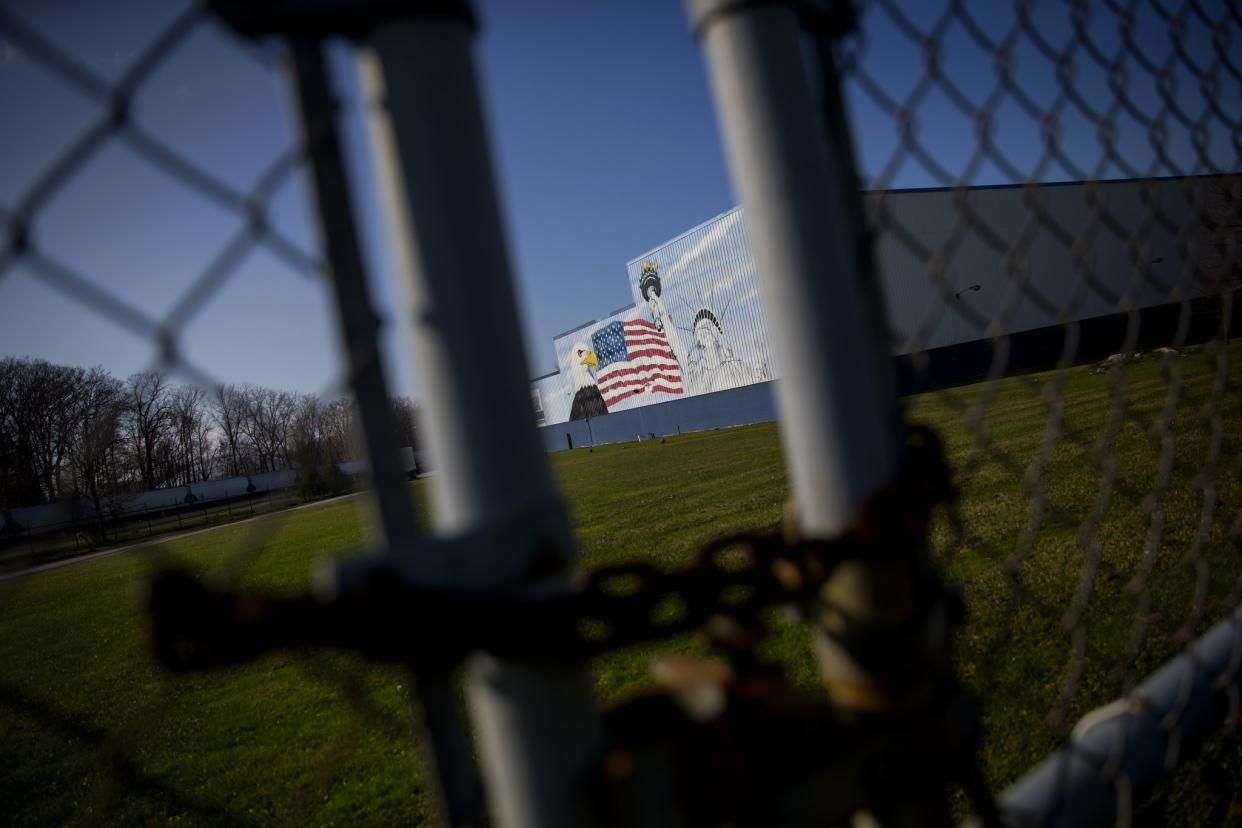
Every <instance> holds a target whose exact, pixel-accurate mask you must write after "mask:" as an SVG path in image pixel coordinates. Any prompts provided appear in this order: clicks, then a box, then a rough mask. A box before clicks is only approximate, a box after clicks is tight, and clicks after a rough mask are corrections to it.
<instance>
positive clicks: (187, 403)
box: [168, 385, 207, 485]
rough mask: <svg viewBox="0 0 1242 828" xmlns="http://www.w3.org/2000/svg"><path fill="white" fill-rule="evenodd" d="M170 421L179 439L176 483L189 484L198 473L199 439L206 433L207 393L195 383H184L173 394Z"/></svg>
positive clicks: (175, 456) (174, 480)
mask: <svg viewBox="0 0 1242 828" xmlns="http://www.w3.org/2000/svg"><path fill="white" fill-rule="evenodd" d="M168 408H169V420H170V423H171V425H172V434H173V437H174V439H175V451H174V464H173V465H174V468H175V472H174V479H173V480H171V481H169V482H171V483H173V484H175V485H189V484H190V483H193V482H195V481H196V480H199V479H201V478H200V477H199V475H198V471H199V464H198V462H197V460H198V457H199V455H200V447H199V441H200V440H201V439H202V438H203V436H204V434H205V433H206V428H205V423H206V421H207V393H206V392H205V391H203V389H201V388H199V387H198V386H195V385H182V386H180V387H179V388H177V389H176V390H175V391H173V392H172V393H171V394H170V395H169V400H168Z"/></svg>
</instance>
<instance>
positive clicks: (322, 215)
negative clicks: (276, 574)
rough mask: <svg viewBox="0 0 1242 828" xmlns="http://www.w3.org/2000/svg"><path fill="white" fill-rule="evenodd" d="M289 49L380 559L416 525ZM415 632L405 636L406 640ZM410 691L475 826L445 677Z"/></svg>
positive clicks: (323, 120) (349, 219)
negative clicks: (366, 469) (369, 484)
mask: <svg viewBox="0 0 1242 828" xmlns="http://www.w3.org/2000/svg"><path fill="white" fill-rule="evenodd" d="M289 45H290V53H291V56H292V70H293V71H292V73H291V75H292V80H293V85H294V87H295V89H294V92H295V96H294V97H295V99H296V102H297V106H298V110H299V115H300V119H301V123H302V127H303V130H304V140H305V144H306V146H307V152H308V157H309V160H310V172H311V176H310V178H311V181H312V182H313V188H314V194H315V201H316V204H317V207H318V211H317V213H318V216H319V219H320V225H319V230H320V237H321V241H322V245H323V248H324V249H325V250H326V252H327V255H328V258H329V260H330V262H331V265H332V287H333V292H334V297H335V299H336V302H335V307H336V315H337V324H338V330H339V333H340V339H341V342H342V351H343V353H345V354H346V358H347V362H348V370H349V383H350V388H351V390H352V391H353V394H354V398H355V400H356V402H357V405H358V412H359V431H360V434H359V436H360V437H361V439H362V444H363V446H364V448H365V451H366V456H367V462H368V464H369V468H370V474H371V478H372V482H373V484H374V488H373V492H374V504H373V506H374V511H375V518H376V525H377V526H378V527H379V528H380V530H381V532H382V537H383V539H384V543H385V544H386V547H387V550H388V551H389V552H392V553H395V554H401V553H406V554H409V553H410V552H411V551H412V547H413V546H414V543H415V541H416V539H417V527H416V518H415V514H414V508H413V504H412V502H411V499H410V491H409V488H408V487H407V486H406V480H405V474H404V472H403V470H402V468H401V464H400V461H399V458H398V453H397V441H396V431H395V429H394V428H393V423H392V413H391V408H390V406H389V395H388V390H387V387H386V382H385V379H384V372H383V363H382V360H381V357H380V353H379V343H378V333H379V320H378V318H377V317H376V315H375V312H374V310H373V309H372V305H371V300H370V296H369V293H368V291H367V286H366V281H365V273H364V270H363V265H362V257H361V254H360V252H359V249H358V242H357V234H356V232H355V229H354V222H353V216H352V212H351V208H350V202H349V189H348V182H347V180H346V177H345V168H344V162H343V160H342V155H341V147H340V141H339V140H338V137H337V132H336V123H335V116H336V107H335V104H334V100H333V97H332V94H331V90H330V87H329V79H328V73H327V69H326V67H325V64H324V58H323V54H322V51H321V46H320V43H319V41H318V40H315V39H311V38H305V37H291V38H290V41H289ZM418 633H419V631H417V630H410V634H411V635H417V634H418ZM415 694H416V696H417V698H418V701H419V704H420V705H421V707H422V712H423V717H422V718H423V726H424V729H425V735H426V736H427V737H428V739H429V741H430V745H424V746H423V747H424V749H427V748H430V750H429V751H428V752H429V754H430V757H429V758H431V759H432V761H433V768H434V770H435V771H436V776H437V778H438V781H439V786H440V791H441V795H442V803H441V807H442V809H443V812H444V816H445V817H446V819H447V821H448V822H449V823H450V824H452V825H473V824H478V823H479V822H481V820H482V819H483V817H484V813H485V807H484V802H483V791H482V784H481V782H480V781H479V779H478V774H477V771H476V768H475V766H474V761H473V759H472V758H471V755H470V748H469V743H468V740H467V738H466V736H465V732H464V727H463V725H462V722H461V720H460V716H459V715H458V712H457V710H458V708H457V699H456V693H455V691H454V686H453V682H452V679H451V677H447V676H445V677H439V676H437V677H429V676H420V677H419V680H418V682H417V684H416V687H415Z"/></svg>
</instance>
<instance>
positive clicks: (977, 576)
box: [0, 344, 1242, 824]
mask: <svg viewBox="0 0 1242 828" xmlns="http://www.w3.org/2000/svg"><path fill="white" fill-rule="evenodd" d="M1227 356H1228V358H1229V364H1230V365H1237V364H1239V363H1242V347H1239V346H1238V345H1237V344H1235V345H1233V346H1231V347H1230V348H1229V349H1228V351H1227ZM1218 365H1219V362H1218V360H1217V356H1216V355H1212V354H1209V353H1208V352H1207V351H1204V350H1202V349H1200V350H1198V351H1195V352H1192V353H1187V354H1186V355H1184V356H1183V357H1182V358H1181V359H1174V360H1172V361H1171V362H1170V363H1169V364H1168V365H1163V364H1161V363H1160V362H1159V361H1157V360H1149V361H1143V362H1139V363H1136V364H1133V365H1131V366H1129V367H1127V368H1126V369H1125V370H1124V371H1121V372H1116V373H1114V374H1106V375H1099V374H1095V373H1093V372H1092V371H1091V369H1089V368H1083V369H1075V370H1073V371H1071V372H1068V373H1066V374H1061V375H1053V374H1049V375H1043V376H1034V377H1025V378H1016V379H1009V380H1005V381H1002V382H998V383H994V384H984V385H979V386H972V387H968V388H962V389H957V390H955V391H953V392H942V393H937V394H930V395H925V396H923V397H920V398H917V399H914V400H912V401H911V405H910V416H911V419H913V420H916V421H919V422H923V423H927V424H930V425H932V426H934V427H936V428H937V429H939V430H940V432H941V433H942V434H943V435H944V437H945V440H946V443H947V445H948V447H949V451H950V458H951V462H952V464H953V466H954V468H955V470H956V473H957V478H958V481H959V483H960V488H961V499H960V503H959V507H958V512H959V516H960V524H959V525H958V526H957V527H954V526H953V525H952V522H951V521H950V520H948V519H947V515H942V516H941V519H940V520H939V521H938V523H937V526H936V529H935V532H934V536H933V539H932V546H933V552H934V554H935V556H936V558H937V559H938V560H939V561H940V562H941V564H942V567H943V569H944V571H945V573H946V574H947V576H948V578H949V579H951V580H955V581H959V582H961V583H963V584H964V586H965V589H966V596H967V602H968V608H969V617H968V620H967V623H966V625H965V627H964V628H963V630H962V631H961V634H960V637H959V644H960V647H959V651H960V671H961V673H962V675H963V676H964V677H965V678H966V679H967V681H969V682H970V683H971V685H972V686H974V687H975V688H977V689H978V690H979V691H980V692H981V693H982V694H983V695H984V697H985V698H986V700H987V712H986V726H987V729H988V732H987V738H986V744H985V756H984V759H985V763H986V766H987V770H988V773H989V775H990V776H991V778H992V780H993V781H994V783H995V784H996V785H998V786H1003V785H1005V784H1007V783H1008V782H1010V781H1012V780H1013V779H1015V778H1016V777H1017V776H1019V775H1020V774H1021V773H1022V772H1023V771H1024V770H1026V769H1027V768H1029V767H1030V766H1031V765H1032V764H1033V763H1034V762H1035V761H1036V760H1037V759H1039V758H1040V757H1042V756H1043V755H1045V754H1046V753H1047V752H1048V751H1049V750H1050V749H1051V748H1052V747H1054V746H1055V745H1056V744H1057V743H1058V741H1059V740H1060V739H1061V738H1063V737H1064V735H1065V733H1066V732H1067V729H1068V727H1069V726H1071V725H1072V723H1073V722H1074V721H1075V720H1076V719H1077V717H1078V716H1080V715H1082V713H1084V712H1086V711H1087V710H1089V709H1091V708H1092V707H1095V706H1096V705H1098V704H1100V703H1102V702H1104V701H1106V700H1108V699H1109V698H1112V697H1113V696H1115V695H1116V694H1117V693H1119V692H1121V691H1123V690H1124V689H1125V688H1127V687H1129V686H1131V685H1132V684H1133V683H1134V682H1136V681H1138V680H1140V679H1141V678H1142V677H1143V676H1144V675H1146V674H1147V673H1148V672H1150V671H1151V670H1152V669H1153V668H1154V667H1155V666H1157V665H1158V664H1160V663H1161V662H1163V661H1164V660H1165V659H1167V658H1168V657H1169V656H1170V655H1172V654H1173V653H1175V652H1176V651H1177V650H1178V649H1179V647H1180V644H1181V643H1182V642H1183V641H1184V640H1185V639H1186V638H1187V637H1188V636H1190V635H1195V634H1198V633H1200V632H1202V631H1203V630H1205V629H1206V628H1207V627H1208V626H1210V624H1211V623H1212V622H1214V621H1215V620H1217V619H1219V618H1220V617H1222V616H1223V614H1224V613H1225V611H1226V610H1227V608H1228V607H1230V606H1232V605H1233V603H1235V602H1236V601H1237V600H1238V597H1239V582H1240V580H1242V560H1240V556H1239V552H1240V551H1242V541H1240V540H1239V536H1238V529H1239V527H1240V526H1242V489H1240V487H1239V477H1240V476H1242V469H1240V468H1239V462H1240V459H1242V391H1240V390H1239V389H1238V388H1237V387H1236V380H1234V383H1235V384H1234V385H1233V386H1230V387H1227V388H1225V390H1224V391H1220V390H1219V389H1217V390H1216V391H1214V384H1217V383H1219V382H1221V381H1223V379H1224V378H1226V377H1229V373H1228V370H1227V369H1226V370H1225V371H1224V372H1221V371H1218ZM1234 373H1235V374H1236V371H1235V372H1234ZM551 460H552V464H553V466H554V468H555V471H556V474H557V477H558V479H559V482H560V485H561V488H562V491H563V492H564V494H565V496H566V498H567V500H568V502H569V503H570V506H571V508H572V510H573V514H574V517H575V520H576V522H577V526H578V530H579V537H580V538H581V542H582V549H583V564H584V566H587V567H591V566H596V565H601V564H607V563H611V562H616V561H621V560H633V559H645V560H651V561H654V562H656V563H659V564H661V565H664V566H669V567H672V566H677V565H680V564H682V563H684V562H685V561H686V560H687V559H688V557H689V556H690V555H691V554H692V552H693V551H694V550H695V549H697V548H698V547H700V546H701V545H703V544H704V543H705V542H707V541H709V540H711V539H713V538H716V537H719V536H720V535H722V534H726V533H729V532H733V531H736V530H740V529H745V528H754V527H758V528H770V527H775V526H777V525H778V524H779V522H780V520H781V515H782V508H783V505H784V503H785V500H786V498H787V497H788V486H787V482H786V479H785V474H784V469H783V464H782V461H781V456H780V446H779V439H778V433H777V429H776V427H775V426H774V425H760V426H753V427H746V428H739V429H731V430H727V431H719V432H709V433H701V434H692V435H686V436H683V437H679V438H675V439H673V438H670V439H668V440H667V441H666V442H659V441H654V442H644V443H640V444H628V445H620V446H606V447H601V448H597V449H595V450H594V451H589V452H588V451H586V450H583V449H579V450H575V451H573V452H569V453H564V452H563V453H558V454H555V455H552V456H551ZM423 488H424V483H423V482H422V481H420V482H419V483H417V484H415V485H414V487H413V490H414V496H415V497H416V498H418V499H419V501H420V506H422V500H423V495H424V491H423ZM424 508H425V507H424ZM1231 527H1233V528H1232V535H1231ZM366 543H367V529H366V527H365V526H364V524H363V521H362V520H361V517H360V515H359V512H358V507H357V506H356V505H355V502H354V501H352V500H351V501H344V502H337V503H332V504H328V505H325V506H322V507H319V508H315V509H308V510H302V511H299V512H296V513H290V514H285V515H281V514H277V515H273V516H271V517H268V518H265V519H264V520H261V521H255V522H252V523H249V524H245V525H240V526H228V527H224V528H221V529H219V530H216V531H214V532H210V533H204V534H202V535H198V536H195V537H191V538H187V539H184V540H180V541H177V542H175V543H170V544H167V545H166V546H165V547H164V548H162V549H144V550H139V551H135V552H131V553H126V554H124V555H119V556H116V557H112V558H108V559H104V560H99V561H94V562H89V563H85V564H82V565H80V566H73V567H67V568H64V569H60V570H57V571H53V572H48V573H45V574H42V575H39V576H36V577H32V578H28V579H25V580H22V581H18V582H13V581H10V582H0V744H2V745H3V749H0V801H3V802H4V803H5V804H4V806H3V807H4V814H5V819H6V820H7V821H12V822H14V823H19V824H49V823H63V822H70V821H79V820H81V821H84V822H99V823H112V822H129V823H134V822H151V821H160V822H165V821H170V820H172V819H178V820H179V821H185V822H192V823H203V822H227V823H269V822H275V821H280V822H292V823H305V822H312V823H316V824H331V823H337V824H339V823H350V824H355V823H369V824H391V823H396V822H406V823H409V822H418V821H420V820H421V819H422V818H423V817H424V815H425V814H426V812H427V810H426V809H427V807H428V800H427V796H426V794H425V791H424V787H423V784H422V776H421V773H420V769H419V761H418V757H417V756H416V750H415V748H414V746H413V744H412V743H411V741H410V738H409V730H410V726H409V716H408V712H407V706H406V702H405V693H406V689H407V688H408V685H409V683H410V677H409V676H408V675H407V674H406V673H405V672H404V671H402V670H400V669H396V668H389V667H377V666H374V665H371V664H368V663H365V662H362V661H360V660H358V659H355V658H351V657H347V656H343V655H339V654H334V653H318V654H314V655H311V656H296V657H295V656H290V655H285V654H273V655H270V656H267V657H265V658H263V659H262V660H260V661H258V662H255V663H253V664H249V665H246V666H245V667H241V668H235V669H229V670H224V671H220V672H216V673H210V674H203V675H194V676H189V677H183V678H177V679H172V678H169V677H168V676H166V675H164V674H163V673H162V672H161V671H160V670H159V669H157V668H156V667H154V666H153V665H152V663H151V661H150V659H149V658H148V656H147V654H146V649H145V645H144V630H143V623H142V616H141V613H140V611H139V601H140V597H141V588H142V584H143V581H144V578H145V577H146V576H147V575H148V574H149V573H150V572H151V571H152V570H153V569H154V568H155V567H157V566H159V565H160V564H161V563H162V562H163V561H164V560H165V559H168V558H175V559H177V560H179V561H182V562H185V563H187V564H188V565H190V566H193V567H195V568H197V569H199V570H202V571H205V572H213V573H217V574H220V573H236V574H238V575H239V576H240V577H241V578H242V580H243V581H244V582H245V583H247V584H248V585H251V586H261V587H264V588H269V589H275V590H281V591H289V592H294V591H297V590H300V589H302V588H304V587H305V586H306V584H307V581H308V579H309V577H310V573H311V570H312V568H313V566H314V564H315V563H316V562H317V561H319V560H323V559H326V558H329V557H333V556H339V555H345V554H351V553H352V552H355V551H357V550H360V549H362V548H364V547H365V546H366ZM1142 607H1146V609H1145V610H1143V611H1140V608H1142ZM1140 621H1141V622H1142V623H1141V624H1139V623H1138V622H1140ZM420 634H434V632H433V631H419V630H411V631H410V635H412V636H417V635H420ZM807 642H808V634H807V631H806V630H805V629H804V628H802V627H799V626H796V625H790V626H785V627H782V628H780V629H779V630H778V631H777V632H776V633H775V635H774V637H773V640H772V641H771V642H770V645H769V649H770V651H771V652H772V653H773V654H774V655H775V656H776V657H778V658H780V659H781V660H782V661H784V662H785V663H786V665H787V667H788V669H789V671H790V673H791V675H792V676H793V677H794V679H795V680H796V681H798V682H802V683H806V684H808V685H810V684H813V683H814V665H813V663H812V661H811V658H810V655H809V647H808V643H807ZM677 650H680V651H694V652H698V651H700V645H699V644H698V643H697V642H696V641H694V640H691V639H690V638H685V639H679V640H676V641H672V642H668V643H667V644H665V645H662V646H660V647H643V648H637V650H631V651H626V652H622V653H618V654H614V655H611V656H609V657H607V658H604V659H600V660H599V661H597V662H595V663H594V664H593V665H592V669H593V673H594V676H595V680H596V684H597V687H598V690H599V693H600V695H601V696H602V697H603V698H604V699H606V700H607V699H615V698H617V697H618V696H619V695H620V694H622V693H624V692H626V691H630V690H633V689H635V688H637V687H640V686H643V685H645V684H647V683H648V682H649V679H648V677H647V672H646V665H647V663H648V661H649V660H650V658H651V656H652V655H653V654H655V653H662V652H670V651H677ZM1239 779H1242V752H1240V750H1239V746H1238V743H1237V741H1236V739H1234V740H1233V741H1229V740H1224V739H1217V740H1215V741H1214V742H1213V743H1212V744H1210V745H1209V747H1208V750H1207V758H1206V759H1201V760H1200V761H1197V762H1193V763H1190V764H1189V765H1188V766H1187V767H1186V768H1185V769H1184V770H1182V771H1180V772H1179V773H1178V775H1177V776H1176V778H1175V779H1173V780H1172V781H1171V782H1170V783H1168V784H1167V785H1166V786H1165V790H1164V791H1163V797H1162V800H1163V801H1162V803H1160V805H1159V809H1158V810H1156V811H1151V810H1149V811H1148V817H1149V818H1150V819H1153V820H1160V819H1177V820H1178V821H1191V822H1219V821H1221V819H1217V818H1209V815H1211V816H1212V817H1215V816H1222V815H1224V814H1225V812H1224V811H1223V810H1220V809H1224V808H1227V807H1228V806H1229V803H1230V802H1231V801H1232V800H1233V799H1234V798H1235V797H1237V795H1238V790H1239V789H1238V784H1239V783H1238V780H1239ZM1221 780H1226V782H1227V784H1225V783H1222V781H1221ZM1222 784H1223V785H1224V787H1223V790H1222V789H1221V788H1222ZM1166 808H1167V809H1168V810H1160V809H1166ZM1212 809H1218V810H1212ZM1240 816H1242V815H1239V814H1237V813H1236V812H1235V813H1234V814H1233V817H1234V818H1238V817H1240Z"/></svg>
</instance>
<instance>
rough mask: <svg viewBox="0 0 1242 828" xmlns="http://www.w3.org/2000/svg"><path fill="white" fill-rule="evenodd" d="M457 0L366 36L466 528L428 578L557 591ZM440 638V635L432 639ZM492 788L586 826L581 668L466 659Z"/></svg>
mask: <svg viewBox="0 0 1242 828" xmlns="http://www.w3.org/2000/svg"><path fill="white" fill-rule="evenodd" d="M472 34H473V18H472V16H471V14H470V11H469V6H468V4H467V3H465V2H440V3H414V4H412V5H411V7H410V10H409V11H408V13H406V14H404V15H402V16H399V17H394V18H392V19H390V20H387V21H384V22H381V23H379V24H378V25H376V26H375V27H374V28H372V29H370V30H369V31H368V32H367V33H366V35H365V36H364V37H363V38H362V39H361V43H362V46H363V47H364V48H363V51H362V58H361V62H360V68H361V75H362V83H363V87H364V92H365V96H366V99H367V109H368V112H367V117H368V121H369V127H370V132H371V137H372V142H373V155H374V160H375V164H376V167H377V179H378V182H379V185H380V187H381V188H382V190H383V197H384V203H385V207H386V211H387V218H388V223H389V233H390V236H391V238H392V240H393V246H394V251H395V258H396V262H397V266H398V268H399V270H400V272H401V282H402V283H403V285H404V286H405V288H406V298H405V309H404V310H405V316H404V319H403V323H404V325H405V326H407V329H408V331H409V334H410V339H411V349H412V351H413V355H414V361H415V363H416V366H417V369H418V372H419V374H420V376H421V380H422V383H421V387H422V395H423V399H424V400H425V405H424V408H423V411H424V413H425V417H426V419H425V428H426V429H427V433H428V437H429V439H428V445H429V447H430V450H431V453H432V455H433V458H434V461H435V463H436V469H437V472H436V475H435V476H434V477H433V478H432V488H433V495H434V522H435V528H436V529H437V531H438V533H439V534H440V535H441V536H443V537H452V538H458V539H460V540H461V541H462V542H461V543H457V544H453V545H452V546H451V548H452V549H453V554H452V556H451V557H446V559H443V560H439V561H424V562H420V569H421V568H422V567H424V566H425V567H427V568H426V569H425V570H423V571H420V573H419V576H420V580H422V581H424V582H425V583H428V584H434V585H438V586H442V587H446V588H457V589H470V590H493V589H494V590H500V589H504V590H506V591H508V592H512V591H514V590H525V589H528V588H532V587H534V588H538V587H545V588H547V587H552V588H555V587H557V586H558V585H560V584H563V583H564V582H565V580H566V576H567V575H568V572H569V569H570V563H571V561H572V559H573V557H574V554H575V545H574V539H573V534H572V531H571V529H570V525H569V521H568V517H567V515H566V513H565V511H564V508H563V506H562V505H561V503H560V501H559V498H558V497H557V496H556V494H555V492H554V489H553V484H552V478H551V475H550V473H549V470H548V468H547V465H546V460H545V457H544V452H543V447H542V445H541V443H540V440H539V436H538V433H537V431H536V429H535V419H534V412H533V411H532V409H531V403H530V393H529V389H528V385H527V366H526V358H525V353H524V349H523V347H522V338H521V330H520V325H519V321H518V314H517V307H516V303H515V301H514V295H513V289H512V285H511V284H510V268H509V261H508V254H507V252H506V247H505V239H504V233H503V230H502V226H501V220H500V212H499V208H498V204H497V198H496V190H495V185H494V182H493V178H492V166H491V159H490V157H489V151H488V146H487V137H486V133H485V129H484V125H483V117H482V112H481V107H480V102H479V92H478V88H477V81H476V77H475V69H474V64H473V59H472V55H471V37H472ZM427 632H429V633H430V634H434V631H427ZM469 673H470V685H471V687H470V689H471V701H472V705H473V708H474V711H475V713H476V716H477V723H478V726H479V727H478V731H479V733H478V735H479V738H480V741H481V751H482V759H483V765H484V773H485V778H486V781H487V783H488V785H487V787H488V796H489V799H490V801H491V803H492V806H493V811H494V816H495V817H496V819H497V820H498V821H499V822H500V823H501V824H504V825H526V826H562V825H581V824H583V823H584V822H586V821H588V819H589V816H588V815H587V813H586V812H584V810H583V808H584V807H585V805H584V803H583V801H582V795H583V793H584V790H585V788H586V785H585V782H586V780H587V777H588V775H589V774H590V773H591V772H592V771H593V770H594V767H595V763H596V760H597V759H598V756H599V752H600V749H601V741H602V734H601V724H600V720H599V714H598V712H597V709H596V706H595V703H594V700H593V698H592V694H591V689H590V683H589V681H588V678H587V674H586V672H585V670H583V669H582V668H580V667H568V666H553V665H548V664H532V663H522V662H516V661H512V660H503V661H502V660H498V659H494V658H491V657H483V656H480V657H476V659H475V661H474V662H473V663H472V664H471V666H470V668H469Z"/></svg>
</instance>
